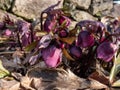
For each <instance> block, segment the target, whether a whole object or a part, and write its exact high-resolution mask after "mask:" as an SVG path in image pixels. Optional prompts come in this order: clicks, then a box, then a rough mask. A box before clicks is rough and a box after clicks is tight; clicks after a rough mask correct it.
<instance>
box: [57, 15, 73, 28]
mask: <svg viewBox="0 0 120 90" xmlns="http://www.w3.org/2000/svg"><path fill="white" fill-rule="evenodd" d="M70 22H71V20H70V19H69V18H68V17H66V16H60V18H59V24H60V25H62V24H63V23H65V26H69V25H70Z"/></svg>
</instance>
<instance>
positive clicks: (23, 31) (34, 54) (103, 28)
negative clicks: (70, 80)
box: [0, 2, 120, 84]
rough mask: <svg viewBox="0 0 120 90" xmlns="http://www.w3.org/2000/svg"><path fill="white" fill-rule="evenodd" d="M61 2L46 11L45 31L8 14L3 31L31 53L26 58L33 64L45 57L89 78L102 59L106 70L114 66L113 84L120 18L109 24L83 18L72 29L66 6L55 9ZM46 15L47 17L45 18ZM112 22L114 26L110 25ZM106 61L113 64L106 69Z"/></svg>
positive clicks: (0, 25)
mask: <svg viewBox="0 0 120 90" xmlns="http://www.w3.org/2000/svg"><path fill="white" fill-rule="evenodd" d="M59 3H60V2H58V3H57V4H56V5H53V6H51V7H49V8H48V9H46V10H44V11H43V12H42V14H41V18H40V24H41V26H40V27H41V30H37V29H35V25H34V26H33V23H28V22H25V21H21V20H18V21H17V22H14V21H12V20H10V18H9V17H8V16H7V17H5V21H4V23H2V22H0V30H2V32H3V34H4V35H6V36H8V37H12V38H13V39H14V41H15V42H18V44H19V47H20V49H21V50H23V51H25V52H26V51H27V53H29V55H28V56H26V55H25V58H27V60H28V62H29V63H30V65H34V64H36V63H37V60H43V61H44V62H45V64H46V66H47V67H49V68H57V67H58V66H68V67H70V69H71V70H72V71H73V72H74V73H75V74H77V75H79V76H80V77H88V76H89V75H90V74H91V73H92V72H93V71H97V68H96V64H97V62H99V63H100V66H101V67H102V68H103V69H104V70H105V71H107V72H110V69H112V70H111V73H110V83H111V84H112V83H113V82H114V78H115V76H116V75H117V73H118V72H119V68H118V67H120V63H119V61H120V60H119V52H120V49H119V45H120V21H119V20H118V19H115V18H114V19H113V20H112V21H111V22H110V23H109V24H104V23H102V22H100V21H91V20H83V21H80V22H78V23H77V24H76V26H75V27H74V28H73V29H72V30H70V28H69V27H70V25H71V22H72V20H71V19H70V17H68V15H67V13H65V12H64V9H55V7H56V6H57V5H59ZM44 14H46V17H43V16H44ZM110 25H112V28H109V27H108V26H110ZM38 33H39V34H40V35H38ZM16 37H17V40H16ZM17 46H18V45H16V47H17ZM28 62H26V63H28ZM103 63H105V64H106V65H108V66H109V64H111V63H112V65H111V66H110V67H107V68H109V69H106V67H104V65H103ZM116 65H117V67H116Z"/></svg>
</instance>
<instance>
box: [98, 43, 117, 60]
mask: <svg viewBox="0 0 120 90" xmlns="http://www.w3.org/2000/svg"><path fill="white" fill-rule="evenodd" d="M116 51H117V46H116V45H115V44H113V43H112V42H103V43H102V44H100V45H99V46H98V48H97V58H99V59H102V60H104V61H105V62H109V61H111V60H112V58H113V56H114V54H115V53H116Z"/></svg>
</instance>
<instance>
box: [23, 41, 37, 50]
mask: <svg viewBox="0 0 120 90" xmlns="http://www.w3.org/2000/svg"><path fill="white" fill-rule="evenodd" d="M37 43H38V42H37V41H35V42H32V43H31V44H29V45H28V46H26V47H25V51H31V50H33V49H34V48H35V47H36V45H37Z"/></svg>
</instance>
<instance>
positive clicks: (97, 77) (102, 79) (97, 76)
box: [88, 71, 109, 85]
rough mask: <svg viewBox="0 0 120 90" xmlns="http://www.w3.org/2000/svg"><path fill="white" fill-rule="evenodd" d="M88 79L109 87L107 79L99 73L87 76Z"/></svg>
mask: <svg viewBox="0 0 120 90" xmlns="http://www.w3.org/2000/svg"><path fill="white" fill-rule="evenodd" d="M88 78H89V79H93V80H96V81H98V82H100V83H102V84H105V85H109V79H108V78H107V76H105V75H104V74H103V73H102V72H101V73H99V72H97V71H95V72H93V73H92V74H91V75H89V77H88Z"/></svg>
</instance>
